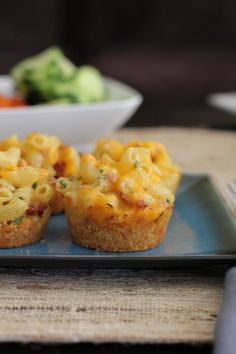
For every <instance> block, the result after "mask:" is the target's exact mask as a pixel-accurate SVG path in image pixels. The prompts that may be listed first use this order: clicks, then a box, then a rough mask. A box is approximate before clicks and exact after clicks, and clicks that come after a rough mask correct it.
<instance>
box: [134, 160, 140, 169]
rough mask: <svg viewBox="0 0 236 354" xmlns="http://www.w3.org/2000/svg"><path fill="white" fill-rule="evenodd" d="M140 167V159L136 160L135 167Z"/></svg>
mask: <svg viewBox="0 0 236 354" xmlns="http://www.w3.org/2000/svg"><path fill="white" fill-rule="evenodd" d="M138 167H140V162H139V161H138V160H136V161H135V162H134V168H138Z"/></svg>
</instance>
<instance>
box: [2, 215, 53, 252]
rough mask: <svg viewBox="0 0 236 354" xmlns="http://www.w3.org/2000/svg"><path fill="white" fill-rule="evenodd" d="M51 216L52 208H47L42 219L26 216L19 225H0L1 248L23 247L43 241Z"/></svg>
mask: <svg viewBox="0 0 236 354" xmlns="http://www.w3.org/2000/svg"><path fill="white" fill-rule="evenodd" d="M50 214H51V208H47V209H46V210H45V211H44V214H43V216H42V217H31V216H25V217H24V219H23V220H22V222H21V224H19V225H14V224H10V225H8V224H3V223H0V248H12V247H21V246H26V245H30V244H32V243H35V242H38V241H39V240H41V239H42V237H43V234H44V231H45V228H46V226H47V223H48V219H49V217H50Z"/></svg>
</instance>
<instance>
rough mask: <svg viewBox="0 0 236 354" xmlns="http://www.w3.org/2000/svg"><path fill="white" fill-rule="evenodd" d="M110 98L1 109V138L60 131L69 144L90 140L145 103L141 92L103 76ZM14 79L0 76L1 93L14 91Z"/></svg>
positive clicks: (102, 133)
mask: <svg viewBox="0 0 236 354" xmlns="http://www.w3.org/2000/svg"><path fill="white" fill-rule="evenodd" d="M104 82H105V86H106V90H107V99H106V100H105V101H103V102H96V103H91V104H70V105H55V104H53V105H50V104H47V105H36V106H27V107H20V108H6V109H5V108H4V109H0V127H1V128H0V139H3V138H6V136H8V135H11V134H16V133H17V134H18V135H19V136H20V137H21V138H23V137H24V136H25V135H27V134H28V133H30V132H32V131H39V132H40V133H45V134H54V135H57V136H58V137H59V138H60V139H61V140H62V141H63V142H64V143H66V144H76V145H77V144H87V143H90V142H93V141H95V140H97V139H99V138H101V137H104V136H106V135H108V134H109V133H111V132H113V131H115V130H116V129H117V128H119V127H121V126H122V125H123V124H125V123H126V122H127V121H128V120H129V119H130V118H131V116H132V115H133V114H134V112H135V111H136V110H137V109H138V107H139V106H140V104H141V103H142V100H143V98H142V95H141V94H140V93H139V92H138V91H136V90H135V89H133V88H131V87H130V86H127V85H125V84H123V83H121V82H119V81H116V80H113V79H110V78H104ZM13 91H14V83H13V82H12V80H11V78H10V77H9V76H0V94H1V93H2V94H6V95H12V94H13Z"/></svg>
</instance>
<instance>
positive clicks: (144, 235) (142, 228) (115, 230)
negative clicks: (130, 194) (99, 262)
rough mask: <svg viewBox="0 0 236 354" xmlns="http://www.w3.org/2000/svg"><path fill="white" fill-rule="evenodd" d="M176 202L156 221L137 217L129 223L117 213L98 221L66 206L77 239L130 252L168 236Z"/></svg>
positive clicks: (100, 247) (104, 248)
mask: <svg viewBox="0 0 236 354" xmlns="http://www.w3.org/2000/svg"><path fill="white" fill-rule="evenodd" d="M172 209H173V205H169V206H167V207H166V208H165V209H164V210H163V212H162V213H161V214H160V215H158V216H157V218H156V219H154V220H152V221H147V220H145V218H143V217H141V216H140V217H137V218H136V220H134V222H132V223H130V224H127V223H122V222H117V221H116V220H115V217H114V218H112V217H110V218H107V219H105V220H103V221H102V223H98V222H97V221H95V220H94V219H92V218H89V217H88V218H80V216H79V211H77V214H78V217H75V215H76V212H75V210H73V209H71V208H66V216H67V220H68V223H69V226H70V230H71V232H72V235H73V238H74V241H75V242H76V243H77V244H79V245H80V246H83V247H89V248H92V249H97V250H100V251H109V252H128V251H143V250H146V249H149V248H153V247H155V246H157V245H158V244H159V243H160V242H161V240H162V239H163V237H164V234H165V230H166V228H167V225H168V222H169V219H170V217H171V214H172Z"/></svg>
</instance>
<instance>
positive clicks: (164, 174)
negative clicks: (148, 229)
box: [57, 140, 180, 220]
mask: <svg viewBox="0 0 236 354" xmlns="http://www.w3.org/2000/svg"><path fill="white" fill-rule="evenodd" d="M179 176H180V173H179V169H178V167H176V166H175V165H173V163H172V161H171V159H170V157H169V155H168V153H167V150H166V149H165V147H164V146H163V145H162V144H160V143H158V142H151V141H147V142H140V141H132V142H130V143H129V144H126V145H122V144H120V143H118V142H116V141H113V140H99V141H98V143H97V147H96V150H95V151H94V153H93V154H84V155H82V156H81V163H80V170H79V179H78V180H77V181H76V182H75V180H73V182H71V181H70V180H69V179H59V181H58V182H57V189H58V191H60V192H61V193H62V194H64V196H65V197H66V198H65V202H66V203H67V205H69V206H71V207H76V208H77V209H78V210H79V211H80V214H81V215H83V214H84V216H86V217H87V216H88V215H90V216H93V217H95V218H97V219H101V218H106V217H113V216H114V215H115V216H116V217H117V218H118V219H119V218H120V219H122V218H124V217H126V218H127V217H128V219H129V220H130V217H131V216H132V218H134V219H135V217H137V215H141V214H142V215H144V216H145V218H150V219H153V218H155V217H157V216H158V215H159V214H160V213H161V212H162V211H163V210H164V209H165V208H167V207H168V206H170V207H172V205H173V203H174V191H175V189H176V187H177V184H178V180H179ZM71 183H73V187H72V184H71Z"/></svg>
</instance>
